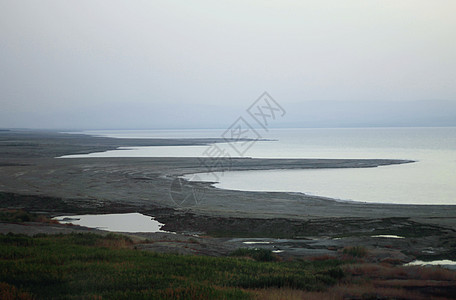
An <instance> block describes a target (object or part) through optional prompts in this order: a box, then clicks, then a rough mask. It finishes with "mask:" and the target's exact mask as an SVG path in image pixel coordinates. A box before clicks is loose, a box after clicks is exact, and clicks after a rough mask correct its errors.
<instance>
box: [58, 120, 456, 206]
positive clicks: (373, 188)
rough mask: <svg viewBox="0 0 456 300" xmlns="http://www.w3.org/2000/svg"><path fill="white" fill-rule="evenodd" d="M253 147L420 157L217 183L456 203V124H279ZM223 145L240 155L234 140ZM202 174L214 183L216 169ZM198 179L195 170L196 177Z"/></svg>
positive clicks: (195, 151)
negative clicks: (363, 166)
mask: <svg viewBox="0 0 456 300" xmlns="http://www.w3.org/2000/svg"><path fill="white" fill-rule="evenodd" d="M222 132H223V131H217V130H196V131H192V130H190V131H189V130H182V131H169V130H168V131H119V132H89V133H91V134H99V135H105V136H113V137H156V138H163V137H219V136H220V135H221V133H222ZM263 138H266V139H272V140H275V141H259V142H257V143H255V144H254V145H253V147H251V148H250V149H249V151H248V152H247V153H246V156H249V157H255V158H353V159H362V158H369V159H371V158H380V159H406V160H414V161H417V162H416V163H412V164H404V165H397V166H385V167H379V168H368V169H318V170H279V171H277V170H276V171H248V172H225V173H219V174H216V175H217V176H218V178H220V183H219V184H218V185H217V187H220V188H225V189H234V190H245V191H285V192H303V193H306V194H309V195H317V196H323V197H328V198H334V199H341V200H353V201H361V202H375V203H397V204H453V205H455V204H456V185H455V184H454V183H455V182H456V127H447V128H337V129H330V128H326V129H271V130H270V131H269V132H268V133H267V134H265V135H264V136H263ZM218 146H219V147H220V148H221V149H222V150H224V151H226V153H228V154H230V156H231V157H234V156H238V155H237V154H236V153H235V152H234V151H233V149H232V148H231V146H230V144H229V143H221V144H218ZM122 149H123V150H120V149H119V150H112V151H106V152H103V153H92V154H83V155H71V156H65V157H165V156H166V157H199V156H204V153H205V151H206V150H207V146H175V147H174V146H173V147H167V146H159V147H134V148H128V150H127V148H122ZM204 176H205V175H204V174H202V175H200V178H201V179H202V180H207V181H214V178H215V176H214V174H213V173H208V174H206V177H205V178H203V177H204ZM190 177H191V176H190Z"/></svg>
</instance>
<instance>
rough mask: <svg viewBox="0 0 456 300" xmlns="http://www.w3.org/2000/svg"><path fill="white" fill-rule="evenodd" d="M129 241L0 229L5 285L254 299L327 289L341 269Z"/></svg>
mask: <svg viewBox="0 0 456 300" xmlns="http://www.w3.org/2000/svg"><path fill="white" fill-rule="evenodd" d="M132 245H133V242H132V241H131V240H130V239H128V238H126V237H124V236H120V235H115V234H109V235H107V236H105V237H103V236H100V235H95V234H76V233H73V234H67V235H57V236H46V235H40V236H35V237H27V236H24V235H13V234H8V235H0V291H2V294H4V295H12V296H11V297H10V298H11V299H31V298H32V297H34V298H37V299H49V298H70V299H82V298H95V299H96V298H107V299H127V298H128V299H145V298H147V299H251V298H255V297H256V292H253V290H256V289H260V290H262V289H270V288H278V289H280V288H286V289H297V290H305V291H323V290H325V289H326V288H327V287H329V286H331V285H334V284H336V283H337V282H338V280H339V279H340V278H341V277H342V276H343V272H342V270H341V268H340V265H341V264H342V262H341V261H338V260H325V261H282V262H280V261H255V260H246V259H243V258H239V257H219V258H216V257H207V256H183V255H173V254H158V253H152V252H145V251H140V250H134V249H132ZM241 252H244V250H239V252H238V253H241ZM247 254H249V255H253V256H257V255H258V257H257V258H258V259H259V260H268V258H267V257H273V256H272V253H271V254H270V255H271V256H269V254H266V253H263V252H261V254H260V252H255V251H254V252H252V251H248V253H247ZM14 295H16V296H14ZM0 298H2V299H4V298H5V299H6V297H3V296H2V297H0Z"/></svg>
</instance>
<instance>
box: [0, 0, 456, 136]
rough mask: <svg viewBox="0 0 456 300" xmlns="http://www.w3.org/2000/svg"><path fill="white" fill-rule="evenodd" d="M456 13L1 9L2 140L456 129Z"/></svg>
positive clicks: (119, 6) (305, 5) (167, 6)
mask: <svg viewBox="0 0 456 300" xmlns="http://www.w3.org/2000/svg"><path fill="white" fill-rule="evenodd" d="M455 11H456V2H454V1H451V0H437V1H411V0H406V1H361V0H357V1H354V0H352V1H343V2H341V1H335V0H333V1H301V2H295V1H278V0H277V1H272V0H271V1H217V2H213V1H200V0H198V1H192V2H188V1H187V2H186V1H172V2H170V1H138V0H134V1H128V2H124V1H106V0H102V1H88V0H83V1H65V2H63V1H54V0H53V1H50V0H44V1H39V2H38V1H37V2H25V1H10V0H6V1H2V2H1V3H0V41H1V44H0V54H1V55H0V105H1V109H0V128H48V129H121V128H124V129H136V128H142V129H146V128H150V129H154V128H226V127H227V126H230V125H231V123H232V122H233V121H234V120H235V119H236V118H237V117H238V116H240V115H242V114H243V113H245V110H246V109H247V108H248V107H249V106H250V105H251V103H252V102H254V101H255V100H256V99H257V98H258V96H260V94H261V93H262V92H264V91H268V92H269V93H270V94H271V96H272V97H274V99H275V100H276V101H277V102H279V103H280V105H281V106H282V107H283V108H284V109H285V110H286V112H287V113H286V117H284V118H283V119H280V120H278V121H277V122H276V123H274V126H276V127H358V126H359V127H368V126H456V97H455V95H456V84H455V82H456V80H455V79H456V42H455V41H454V36H456V18H454V12H455Z"/></svg>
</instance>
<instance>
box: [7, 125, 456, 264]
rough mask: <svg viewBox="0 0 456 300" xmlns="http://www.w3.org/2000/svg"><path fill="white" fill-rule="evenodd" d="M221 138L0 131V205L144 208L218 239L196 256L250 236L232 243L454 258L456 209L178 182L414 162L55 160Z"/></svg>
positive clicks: (48, 210) (171, 245)
mask: <svg viewBox="0 0 456 300" xmlns="http://www.w3.org/2000/svg"><path fill="white" fill-rule="evenodd" d="M223 141H224V140H222V139H170V140H168V139H114V138H100V137H90V136H86V135H73V134H60V133H55V132H30V131H29V132H27V131H5V132H0V206H1V207H2V208H8V209H23V210H26V211H28V212H33V213H39V214H45V215H47V216H50V217H52V216H57V215H71V214H95V213H123V212H125V213H126V212H140V213H143V214H146V215H150V216H154V217H155V218H156V219H157V220H158V221H160V222H162V223H164V224H166V225H165V227H164V228H163V229H164V230H167V231H172V232H177V233H180V234H183V235H184V236H187V235H198V236H206V235H209V236H211V237H212V238H213V240H211V241H210V242H208V243H207V244H208V245H206V247H204V246H202V247H201V249H199V250H198V249H197V250H195V251H193V252H194V253H196V254H198V253H201V254H211V255H221V254H223V253H228V252H229V251H231V250H232V248H233V247H234V246H233V245H235V246H236V247H237V246H242V243H243V241H245V240H239V241H238V242H236V241H235V240H234V241H233V239H236V238H269V239H275V240H272V241H271V243H270V244H265V245H264V246H262V247H265V248H267V247H270V248H271V249H274V248H273V246H275V247H281V248H286V249H288V250H287V251H284V252H283V254H281V255H284V256H285V255H291V254H293V255H297V256H300V255H301V256H302V255H312V254H322V253H331V251H333V252H334V251H337V250H338V249H341V248H343V247H345V246H346V245H348V244H351V245H353V244H359V245H365V246H367V247H372V248H375V247H377V248H378V247H380V248H382V246H381V245H382V244H384V245H383V246H385V247H384V248H385V249H386V250H388V249H390V250H389V253H390V255H393V256H394V255H396V254H397V253H399V254H400V255H404V256H400V257H401V259H402V260H403V261H409V260H412V259H413V258H415V257H419V258H429V259H430V258H446V259H455V258H456V252H455V250H454V249H455V247H454V246H455V242H454V240H455V239H454V237H455V231H454V228H456V227H455V225H456V209H455V207H454V206H443V205H426V206H422V205H393V204H366V203H355V202H340V201H334V200H332V199H326V198H321V197H315V196H309V195H305V194H302V193H282V192H281V193H276V192H244V191H230V190H222V189H217V188H214V187H213V186H212V185H211V184H210V183H202V182H193V183H191V182H186V181H182V180H180V179H179V176H181V175H183V174H192V173H199V172H207V171H208V166H210V170H211V171H214V172H216V171H226V170H227V168H229V170H269V169H316V168H362V167H377V166H383V165H391V164H402V163H411V161H404V160H379V159H362V160H356V159H251V158H238V159H230V160H225V161H221V162H218V164H217V165H214V164H213V160H212V159H210V158H77V159H76V158H74V159H58V158H55V157H59V156H63V155H71V154H82V153H89V152H98V151H105V150H110V149H116V148H117V147H120V146H159V145H208V144H210V143H215V142H223ZM2 226H3V230H2V231H3V232H5V231H8V230H9V231H13V232H15V231H16V232H24V230H25V231H26V228H25V229H24V227H21V226H23V225H17V226H13V225H11V224H9V225H6V224H3V225H2ZM24 226H25V225H24ZM27 226H29V228H30V232H33V230H32V229H31V228H34V226H35V227H36V226H42V227H40V228H41V229H40V230H44V231H46V229H45V228H47V230H48V232H49V233H56V232H58V231H59V230H62V229H59V228H60V225H52V226H51V225H37V224H34V225H33V224H29V225H27ZM43 226H44V227H43ZM61 226H63V225H61ZM56 228H57V229H56ZM61 228H65V227H61ZM373 235H398V236H402V237H405V239H387V240H384V239H381V240H380V239H379V238H372V237H371V236H373ZM138 236H140V235H138ZM152 236H157V235H154V234H150V235H149V236H148V237H147V238H152V239H153V237H152ZM173 236H174V237H173ZM197 238H198V237H197ZM334 238H337V239H334ZM160 239H163V237H160ZM167 239H168V240H169V241H168V242H166V243H164V244H162V245H159V244H156V245H155V246H156V247H155V250H158V249H160V251H176V250H178V251H177V252H184V253H186V252H185V251H187V250H184V249H183V248H182V247H181V244H182V243H180V244H179V241H178V240H179V238H178V237H177V236H176V235H172V236H171V237H168V238H167ZM280 239H286V240H287V241H286V242H283V241H281V240H280ZM306 239H307V241H308V242H306ZM312 239H317V240H318V243H317V244H316V243H315V242H313V240H312ZM173 241H175V242H173ZM233 243H234V244H233ZM202 244H204V243H202ZM279 244H280V245H279ZM267 245H269V246H267ZM379 245H380V246H379ZM386 246H388V247H386ZM147 247H151V246H150V245H148V246H147ZM147 247H146V246H145V248H147ZM152 248H154V246H152ZM203 248H205V249H204V250H203ZM391 249H394V251H393V250H391ZM150 250H154V249H150ZM386 250H385V251H386ZM396 250H397V251H396ZM393 252H395V254H394V253H393ZM382 255H383V256H384V257H387V255H386V256H385V254H382Z"/></svg>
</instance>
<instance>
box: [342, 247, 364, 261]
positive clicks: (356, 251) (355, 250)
mask: <svg viewBox="0 0 456 300" xmlns="http://www.w3.org/2000/svg"><path fill="white" fill-rule="evenodd" d="M342 253H344V254H347V255H350V256H352V257H356V258H362V257H365V256H366V255H367V249H366V247H363V246H353V247H346V248H344V249H343V251H342Z"/></svg>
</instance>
